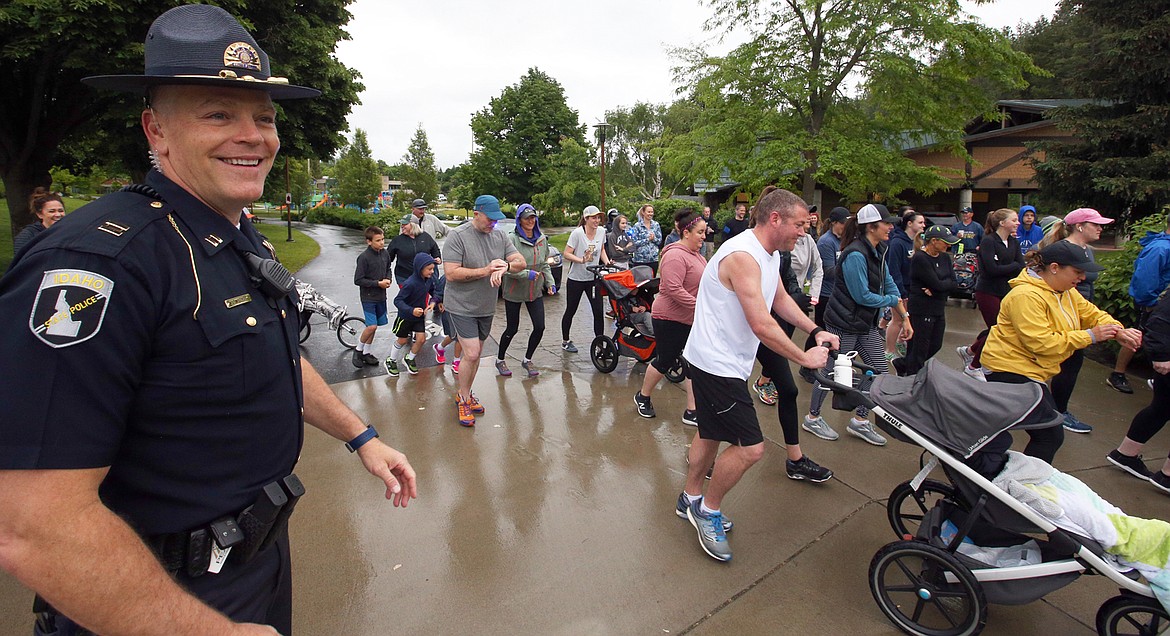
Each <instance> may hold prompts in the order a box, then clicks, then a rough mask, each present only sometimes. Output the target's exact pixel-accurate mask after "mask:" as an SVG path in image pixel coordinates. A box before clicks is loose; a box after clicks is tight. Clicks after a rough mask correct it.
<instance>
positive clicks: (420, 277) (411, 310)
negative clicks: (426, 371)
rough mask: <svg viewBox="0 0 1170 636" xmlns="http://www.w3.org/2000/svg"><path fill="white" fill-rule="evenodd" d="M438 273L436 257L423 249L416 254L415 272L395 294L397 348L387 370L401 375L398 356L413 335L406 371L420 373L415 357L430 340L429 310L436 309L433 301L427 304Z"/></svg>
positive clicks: (388, 361) (394, 375) (395, 347)
mask: <svg viewBox="0 0 1170 636" xmlns="http://www.w3.org/2000/svg"><path fill="white" fill-rule="evenodd" d="M434 273H435V259H434V257H433V256H431V255H430V254H427V253H425V252H420V253H418V254H415V255H414V273H413V274H411V275H410V278H407V279H406V281H405V282H403V284H402V289H400V290H398V295H397V296H395V297H394V307H395V309H397V310H398V319H397V320H395V321H394V333H395V335H397V336H398V340H397V341H396V342H395V343H394V351H393V353H391V354H390V356H389V357H387V358H386V373H389V374H390V375H391V376H392V377H398V359H399V358H401V357H402V355H403V352H404V351H405V350H406V343H407V341H408V339H409V338H410V336H411V334H413V335H414V344H413V345H411V347H410V353H408V354H406V359H405V360H404V362H405V363H406V370H407V371H409V372H410V374H411V375H415V374H416V373H418V365H417V364H415V362H414V357H415V356H417V355H418V352H419V351H420V350H422V346H423V343H425V342H426V341H427V312H428V311H430V310H432V309H434V308H435V304H434V302H431V303H430V304H428V302H427V301H428V299H430V297H431V293H432V292H433V291H434V282H433V281H432V280H431V275H432V274H434Z"/></svg>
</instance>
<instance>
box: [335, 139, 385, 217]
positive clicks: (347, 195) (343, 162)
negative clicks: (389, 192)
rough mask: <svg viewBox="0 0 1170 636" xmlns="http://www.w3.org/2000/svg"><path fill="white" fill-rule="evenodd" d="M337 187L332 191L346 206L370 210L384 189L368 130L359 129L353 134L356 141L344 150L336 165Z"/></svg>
mask: <svg viewBox="0 0 1170 636" xmlns="http://www.w3.org/2000/svg"><path fill="white" fill-rule="evenodd" d="M333 172H334V173H335V174H334V175H333V176H334V177H335V178H336V179H337V186H336V187H335V188H334V189H333V191H332V193H333V195H334V198H335V199H336V200H337V201H338V202H339V203H341V204H342V205H356V206H358V207H360V208H361V209H363V210H364V209H366V208H368V207H370V206H371V205H373V204H374V199H376V198H377V197H378V193H379V192H381V191H382V175H380V174H378V163H377V162H376V161H374V158H373V156H372V154H371V153H370V143H369V141H368V140H367V139H366V131H364V130H362V129H361V128H358V129H357V130H355V131H354V133H353V142H352V143H350V144H349V145H348V146H346V147H345V150H343V151H342V152H341V157H339V158H338V159H337V163H336V164H335V165H334V167H333Z"/></svg>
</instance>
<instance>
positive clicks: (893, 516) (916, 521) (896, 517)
mask: <svg viewBox="0 0 1170 636" xmlns="http://www.w3.org/2000/svg"><path fill="white" fill-rule="evenodd" d="M944 500H946V501H950V502H951V503H953V504H955V505H956V506H958V507H959V508H960V509H962V510H967V509H968V506H967V503H966V502H965V501H963V498H962V497H960V496H959V493H958V491H957V490H955V488H954V486H951V485H950V484H947V483H943V482H941V481H935V480H934V479H927V480H924V481H923V482H922V484H921V485H920V486H919V487H918V490H917V491H915V490H914V487H913V486H911V485H910V482H908V481H904V482H902V483H900V484H898V485H897V486H896V487H895V488H894V490H893V491H892V492H890V499H889V501H887V502H886V516H887V517H888V518H889V520H890V527H891V528H893V529H894V534H895V535H897V537H898V538H899V539H905V538H906V537H907V536H909V537H916V536H918V526H920V525H922V518H923V517H925V516H926V513H927V512H929V511H930V509H931V508H934V507H935V505H937V504H938V503H939V502H940V501H944Z"/></svg>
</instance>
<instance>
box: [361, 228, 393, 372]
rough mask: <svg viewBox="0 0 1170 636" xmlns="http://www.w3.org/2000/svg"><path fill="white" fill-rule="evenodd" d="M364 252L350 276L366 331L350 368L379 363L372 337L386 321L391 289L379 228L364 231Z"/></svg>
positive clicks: (383, 236) (384, 243)
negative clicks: (363, 315)
mask: <svg viewBox="0 0 1170 636" xmlns="http://www.w3.org/2000/svg"><path fill="white" fill-rule="evenodd" d="M366 245H367V247H366V250H365V251H364V252H362V253H361V254H358V257H357V268H356V269H354V272H353V284H354V285H357V286H358V288H359V290H360V291H361V300H362V312H363V313H364V314H365V319H366V328H365V330H363V331H362V335H361V336H360V337H359V338H358V341H359V342H358V345H357V347H356V348H355V349H354V350H353V366H355V367H358V368H359V369H360V368H361V367H362V366H364V365H367V364H368V365H376V364H378V359H377V358H376V357H374V354H373V353H372V352H371V351H372V349H373V345H374V333H375V332H376V331H378V326H379V325H384V324H386V323H387V322H389V321H388V319H387V318H386V288H388V287H390V284H391V281H390V255H389V254H388V253H387V252H386V250H385V249H384V247H385V245H386V233H385V232H383V231H382V228H380V227H378V226H376V225H371V226H370V227H367V228H366Z"/></svg>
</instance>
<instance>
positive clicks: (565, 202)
mask: <svg viewBox="0 0 1170 636" xmlns="http://www.w3.org/2000/svg"><path fill="white" fill-rule="evenodd" d="M599 180H600V173H599V170H598V167H597V166H595V165H593V153H592V151H591V150H590V149H589V148H588V147H587V146H583V145H581V144H579V143H577V142H576V141H575V140H573V139H571V138H569V137H565V138H563V139H561V149H560V152H558V153H556V154H555V155H553V156H552V157H550V158H549V161H548V163H547V165H545V167H544V169H543V170H541V171H540V173H539V174H538V175H536V180H535V182H536V185H537V187H539V188H540V189H541V190H542V192H541V193H540V194H537V195H535V196H533V197H532V204H533V205H534V206H536V208H537V209H540V210H558V211H559V210H566V209H567V210H568V211H569V212H570V213H577V214H579V213H580V212H581V210H583V209H584V208H585V206H587V205H596V204H597V201H598V198H599V197H598V195H599V193H600V192H599V190H598V182H599ZM522 203H523V201H522Z"/></svg>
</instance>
